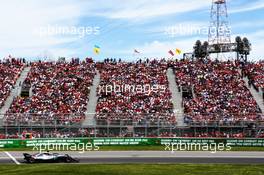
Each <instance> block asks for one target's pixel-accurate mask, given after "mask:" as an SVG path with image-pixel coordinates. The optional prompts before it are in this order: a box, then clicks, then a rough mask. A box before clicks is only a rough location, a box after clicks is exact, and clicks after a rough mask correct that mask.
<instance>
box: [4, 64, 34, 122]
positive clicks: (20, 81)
mask: <svg viewBox="0 0 264 175" xmlns="http://www.w3.org/2000/svg"><path fill="white" fill-rule="evenodd" d="M29 71H30V67H25V68H24V70H23V71H22V72H21V74H20V77H19V78H18V79H17V81H16V84H15V86H14V88H13V89H12V91H11V93H10V95H9V97H8V98H7V99H6V101H5V104H4V106H3V107H2V108H1V109H0V114H5V113H6V112H7V110H8V109H9V108H10V106H11V104H12V102H13V99H14V98H16V97H17V96H19V95H20V93H21V89H22V84H23V82H24V81H25V79H26V78H27V75H28V73H29ZM2 117H3V116H0V118H1V121H2Z"/></svg>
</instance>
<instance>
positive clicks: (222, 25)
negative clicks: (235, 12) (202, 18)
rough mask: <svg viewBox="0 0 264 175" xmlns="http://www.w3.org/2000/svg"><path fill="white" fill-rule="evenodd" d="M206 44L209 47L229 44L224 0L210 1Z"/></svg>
mask: <svg viewBox="0 0 264 175" xmlns="http://www.w3.org/2000/svg"><path fill="white" fill-rule="evenodd" d="M208 42H209V44H210V45H215V44H217V45H218V44H220V45H221V44H228V43H231V28H230V26H229V23H228V15H227V5H226V0H212V7H211V20H210V26H209V34H208Z"/></svg>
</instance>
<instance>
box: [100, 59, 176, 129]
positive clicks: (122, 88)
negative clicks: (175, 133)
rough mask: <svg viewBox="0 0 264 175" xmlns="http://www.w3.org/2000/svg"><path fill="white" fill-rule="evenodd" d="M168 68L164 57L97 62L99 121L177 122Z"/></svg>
mask: <svg viewBox="0 0 264 175" xmlns="http://www.w3.org/2000/svg"><path fill="white" fill-rule="evenodd" d="M167 67H168V65H167V62H166V61H165V60H160V61H157V60H152V61H149V60H146V61H141V60H140V61H138V62H136V63H131V62H130V63H127V62H122V61H119V62H116V61H109V60H106V61H105V62H104V63H98V64H97V68H98V70H99V72H100V75H101V82H100V85H99V88H98V96H99V100H98V103H97V107H96V113H97V115H96V118H97V120H98V121H105V122H107V123H114V122H117V121H120V120H123V121H132V122H135V123H139V124H146V122H147V121H148V122H149V123H150V124H158V123H160V124H175V123H176V120H175V116H174V115H173V105H172V100H171V92H170V91H169V88H168V79H167V76H166V71H167Z"/></svg>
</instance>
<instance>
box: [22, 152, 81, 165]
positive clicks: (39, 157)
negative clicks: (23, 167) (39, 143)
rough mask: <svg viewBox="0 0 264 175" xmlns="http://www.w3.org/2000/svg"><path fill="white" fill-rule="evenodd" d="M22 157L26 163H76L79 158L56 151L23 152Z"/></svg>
mask: <svg viewBox="0 0 264 175" xmlns="http://www.w3.org/2000/svg"><path fill="white" fill-rule="evenodd" d="M23 155H24V159H25V160H26V162H27V163H78V162H79V160H77V159H75V158H72V157H71V156H69V155H68V154H58V153H37V154H33V155H30V154H28V153H24V154H23Z"/></svg>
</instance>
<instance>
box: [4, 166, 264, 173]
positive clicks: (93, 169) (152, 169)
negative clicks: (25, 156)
mask: <svg viewBox="0 0 264 175" xmlns="http://www.w3.org/2000/svg"><path fill="white" fill-rule="evenodd" d="M0 172H1V174H3V175H25V174H26V175H35V174H37V175H54V174H56V175H60V174H61V175H69V174H78V175H82V174H91V175H122V174H125V175H178V174H179V175H212V174H213V175H222V174H224V175H263V174H264V166H263V165H227V164H213V165H212V164H210V165H205V164H202V165H200V164H199V165H198V164H155V165H154V164H122V165H117V164H113V165H109V164H107V165H95V164H94V165H93V164H90V165H85V164H71V165H65V164H61V165H58V164H56V165H55V164H54V165H51V164H36V165H19V166H17V165H0Z"/></svg>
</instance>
